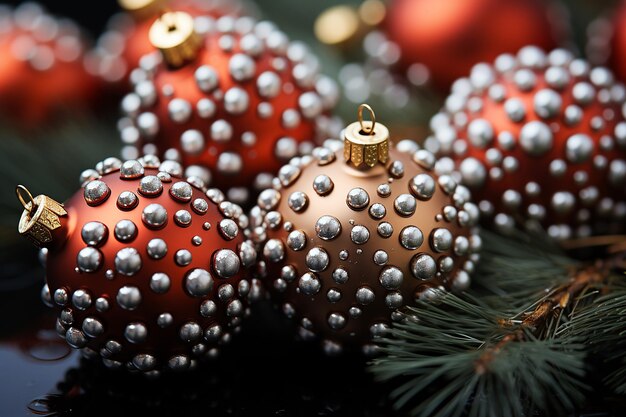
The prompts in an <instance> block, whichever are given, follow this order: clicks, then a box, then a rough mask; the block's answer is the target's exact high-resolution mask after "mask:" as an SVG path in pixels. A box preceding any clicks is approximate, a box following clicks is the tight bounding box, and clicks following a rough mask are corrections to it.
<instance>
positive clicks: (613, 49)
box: [586, 1, 626, 81]
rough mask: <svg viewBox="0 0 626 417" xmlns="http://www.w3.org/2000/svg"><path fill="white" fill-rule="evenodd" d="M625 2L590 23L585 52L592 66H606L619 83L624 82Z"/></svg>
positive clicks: (625, 48) (625, 66) (625, 71)
mask: <svg viewBox="0 0 626 417" xmlns="http://www.w3.org/2000/svg"><path fill="white" fill-rule="evenodd" d="M625 22H626V1H622V2H621V3H620V4H619V6H617V7H616V8H615V9H612V10H611V11H610V14H609V13H607V14H606V15H605V16H602V17H599V18H597V19H595V20H594V21H592V22H591V24H590V25H589V27H588V28H587V39H588V40H587V47H586V52H587V56H588V57H589V60H590V61H591V63H592V64H594V65H606V66H608V67H609V68H611V70H613V72H614V74H615V75H616V76H617V78H619V79H620V80H621V81H626V62H624V59H623V57H624V53H625V52H626V25H625Z"/></svg>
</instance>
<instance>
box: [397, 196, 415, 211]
mask: <svg viewBox="0 0 626 417" xmlns="http://www.w3.org/2000/svg"><path fill="white" fill-rule="evenodd" d="M393 206H394V208H395V209H396V211H397V212H398V214H400V215H401V216H410V215H412V214H413V213H415V208H416V207H417V202H416V201H415V197H413V196H412V195H411V194H400V195H399V196H398V197H397V198H396V199H395V201H394V202H393Z"/></svg>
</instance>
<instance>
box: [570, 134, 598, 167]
mask: <svg viewBox="0 0 626 417" xmlns="http://www.w3.org/2000/svg"><path fill="white" fill-rule="evenodd" d="M593 148H594V144H593V140H592V139H591V138H590V137H589V136H588V135H586V134H584V133H577V134H574V135H572V136H570V137H569V138H568V139H567V142H565V155H566V157H567V160H568V161H570V162H572V163H574V164H580V163H582V162H585V161H587V160H589V159H590V158H591V155H592V154H593Z"/></svg>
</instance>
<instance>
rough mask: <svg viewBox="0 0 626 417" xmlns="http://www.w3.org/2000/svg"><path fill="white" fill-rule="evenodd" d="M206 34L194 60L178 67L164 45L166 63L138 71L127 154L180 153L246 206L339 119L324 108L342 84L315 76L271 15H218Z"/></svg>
mask: <svg viewBox="0 0 626 417" xmlns="http://www.w3.org/2000/svg"><path fill="white" fill-rule="evenodd" d="M185 16H186V15H184V14H181V13H172V14H167V15H165V16H164V17H163V18H162V20H161V21H160V22H157V23H155V25H157V24H158V25H161V24H162V23H163V22H165V21H167V19H179V20H181V21H182V23H181V25H182V26H181V27H183V28H184V26H185V25H184V23H185V22H184V20H188V16H187V17H185ZM181 30H182V29H181ZM189 30H190V32H191V30H192V29H189ZM195 30H196V32H197V31H198V30H199V28H198V26H197V25H196V28H195ZM200 36H201V37H202V38H201V39H202V40H201V41H200V42H199V43H200V44H199V46H198V48H199V49H198V50H197V51H196V52H195V55H196V56H195V58H193V59H191V61H190V62H187V63H186V64H183V65H182V66H180V67H179V68H172V67H171V65H170V66H168V63H169V64H171V63H170V62H168V59H169V58H168V53H169V52H168V51H165V52H164V56H165V58H164V59H165V61H166V62H160V59H159V58H160V56H159V55H152V56H151V57H152V58H154V59H150V60H145V61H143V63H142V64H143V65H142V67H141V69H139V70H137V71H139V72H140V74H141V76H140V77H138V78H137V80H136V82H135V84H134V91H133V92H132V93H130V94H128V95H127V96H126V97H125V98H124V99H123V101H122V110H123V112H124V114H125V117H124V119H122V121H121V122H120V126H121V129H122V130H121V136H122V141H123V142H124V143H126V144H127V145H128V146H126V147H125V148H124V151H123V152H124V156H131V155H133V154H137V153H148V154H151V153H156V154H158V155H162V156H166V157H167V158H169V159H177V160H180V161H181V162H182V163H183V165H185V166H187V167H189V169H190V170H191V171H192V172H194V173H195V174H194V175H198V176H200V177H201V178H203V180H205V181H206V182H207V183H210V184H211V185H212V186H215V187H218V188H220V189H223V190H226V192H227V194H228V197H229V199H230V200H232V201H235V202H238V203H244V202H245V201H246V200H247V199H248V194H249V193H250V191H251V190H254V189H263V187H266V186H268V185H269V184H270V181H271V178H272V175H273V174H274V173H276V171H278V169H279V168H280V166H281V165H282V164H283V163H284V162H286V161H288V160H289V159H290V158H292V157H294V156H296V155H299V154H301V153H306V152H310V150H311V149H312V148H313V143H312V142H313V140H314V139H315V138H316V137H318V136H320V135H325V132H326V131H327V130H328V129H330V128H331V127H333V126H334V125H333V123H332V119H330V117H328V116H327V115H326V112H327V111H328V110H330V109H331V108H332V107H333V106H334V105H335V103H336V101H337V98H338V97H337V94H338V93H337V86H336V84H335V83H334V82H333V81H332V80H331V79H330V78H328V77H324V76H320V75H318V73H317V69H318V66H319V63H318V61H317V59H316V58H315V57H313V56H312V55H311V54H310V52H309V51H308V48H307V47H306V46H305V45H304V44H302V43H295V42H294V43H291V42H289V40H288V38H287V37H286V35H285V34H284V33H282V32H280V31H279V30H277V29H276V28H275V26H274V25H273V24H271V23H269V22H261V23H256V22H254V21H253V20H252V19H251V18H247V17H244V18H233V17H222V18H220V19H219V20H217V21H216V22H214V24H213V25H210V27H206V28H204V30H203V31H202V33H201V34H200Z"/></svg>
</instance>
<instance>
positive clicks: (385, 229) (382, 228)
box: [376, 222, 393, 238]
mask: <svg viewBox="0 0 626 417" xmlns="http://www.w3.org/2000/svg"><path fill="white" fill-rule="evenodd" d="M376 230H377V231H378V234H379V235H380V236H381V237H384V238H388V237H390V236H391V235H392V234H393V226H392V225H391V223H388V222H381V223H379V224H378V227H377V228H376Z"/></svg>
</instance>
